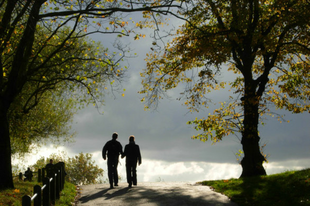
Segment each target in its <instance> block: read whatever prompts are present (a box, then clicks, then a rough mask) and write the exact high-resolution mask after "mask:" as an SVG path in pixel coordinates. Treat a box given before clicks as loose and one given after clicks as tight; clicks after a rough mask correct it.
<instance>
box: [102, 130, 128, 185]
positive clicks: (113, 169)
mask: <svg viewBox="0 0 310 206" xmlns="http://www.w3.org/2000/svg"><path fill="white" fill-rule="evenodd" d="M117 138H118V134H117V133H116V132H114V133H113V135H112V140H110V141H108V142H107V143H106V144H105V145H104V147H103V148H102V158H103V159H104V160H106V157H107V156H108V177H109V182H110V188H111V189H112V188H113V182H114V186H118V172H117V165H118V158H119V155H123V147H122V145H121V143H119V142H118V141H117V140H116V139H117ZM107 153H108V155H107Z"/></svg>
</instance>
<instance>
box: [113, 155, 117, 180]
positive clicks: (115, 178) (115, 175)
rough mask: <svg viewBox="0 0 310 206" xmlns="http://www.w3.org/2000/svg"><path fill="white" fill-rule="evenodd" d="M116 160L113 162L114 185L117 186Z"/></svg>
mask: <svg viewBox="0 0 310 206" xmlns="http://www.w3.org/2000/svg"><path fill="white" fill-rule="evenodd" d="M117 165H118V158H116V159H115V160H114V174H113V175H114V185H115V186H118V172H117Z"/></svg>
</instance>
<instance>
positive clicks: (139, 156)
mask: <svg viewBox="0 0 310 206" xmlns="http://www.w3.org/2000/svg"><path fill="white" fill-rule="evenodd" d="M137 152H138V162H139V165H141V164H142V158H141V153H140V147H139V145H137Z"/></svg>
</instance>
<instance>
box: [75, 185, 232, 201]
mask: <svg viewBox="0 0 310 206" xmlns="http://www.w3.org/2000/svg"><path fill="white" fill-rule="evenodd" d="M80 192H81V196H80V197H79V200H78V201H77V205H78V206H101V205H107V206H108V205H111V206H138V205H139V206H194V205H199V206H200V205H204V206H211V205H212V206H222V205H223V206H237V204H235V203H233V202H231V201H230V200H229V199H228V198H227V197H226V196H224V195H221V194H219V193H216V192H213V191H212V190H211V189H210V188H209V187H207V186H202V185H195V184H189V183H179V182H170V183H169V182H156V183H138V186H134V187H132V188H128V187H127V184H125V183H121V184H119V186H118V187H115V188H114V189H109V185H108V184H97V185H85V186H81V187H80Z"/></svg>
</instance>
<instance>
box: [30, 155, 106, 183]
mask: <svg viewBox="0 0 310 206" xmlns="http://www.w3.org/2000/svg"><path fill="white" fill-rule="evenodd" d="M50 159H53V162H54V164H56V163H57V162H64V163H65V170H66V180H67V181H69V182H71V183H72V184H75V185H78V184H83V185H86V184H95V183H102V177H103V169H101V168H100V167H99V166H98V165H96V164H95V161H94V160H93V159H92V154H89V153H86V154H84V153H80V154H78V155H75V156H74V157H67V156H66V154H63V153H62V154H52V155H51V156H50V157H49V158H44V157H41V158H40V159H39V160H38V161H37V162H36V163H35V164H34V165H32V166H30V167H31V168H32V169H33V170H34V171H37V170H38V169H42V168H44V167H45V166H46V164H47V163H49V162H50Z"/></svg>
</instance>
